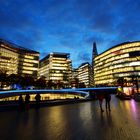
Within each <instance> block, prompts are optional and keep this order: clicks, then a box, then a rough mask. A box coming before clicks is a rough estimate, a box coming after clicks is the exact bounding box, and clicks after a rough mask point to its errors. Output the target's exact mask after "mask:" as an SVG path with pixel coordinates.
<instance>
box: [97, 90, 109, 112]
mask: <svg viewBox="0 0 140 140" xmlns="http://www.w3.org/2000/svg"><path fill="white" fill-rule="evenodd" d="M97 98H98V100H99V105H100V109H101V112H104V110H103V107H102V103H103V99H104V98H105V101H106V110H107V109H108V110H109V111H111V109H110V100H111V95H110V94H109V93H104V94H103V93H99V94H97Z"/></svg>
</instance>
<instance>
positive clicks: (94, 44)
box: [92, 42, 98, 85]
mask: <svg viewBox="0 0 140 140" xmlns="http://www.w3.org/2000/svg"><path fill="white" fill-rule="evenodd" d="M97 55H98V52H97V47H96V43H95V42H94V43H93V50H92V76H93V85H94V84H95V81H94V59H95V57H96V56H97Z"/></svg>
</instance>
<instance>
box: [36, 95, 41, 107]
mask: <svg viewBox="0 0 140 140" xmlns="http://www.w3.org/2000/svg"><path fill="white" fill-rule="evenodd" d="M35 100H36V108H39V106H40V100H41V96H40V94H36V96H35Z"/></svg>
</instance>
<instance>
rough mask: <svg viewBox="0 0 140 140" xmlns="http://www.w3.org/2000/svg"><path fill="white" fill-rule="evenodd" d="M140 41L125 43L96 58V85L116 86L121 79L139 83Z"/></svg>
mask: <svg viewBox="0 0 140 140" xmlns="http://www.w3.org/2000/svg"><path fill="white" fill-rule="evenodd" d="M139 77H140V41H136V42H125V43H122V44H119V45H116V46H113V47H112V48H110V49H108V50H107V51H105V52H103V53H101V54H99V55H97V56H96V57H95V58H94V80H95V85H97V86H98V85H115V84H116V83H117V80H118V79H120V78H123V79H125V82H127V83H133V80H134V79H137V80H138V81H139Z"/></svg>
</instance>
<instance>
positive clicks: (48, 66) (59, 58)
mask: <svg viewBox="0 0 140 140" xmlns="http://www.w3.org/2000/svg"><path fill="white" fill-rule="evenodd" d="M39 76H40V77H41V76H44V77H45V78H46V80H47V81H49V80H51V81H52V82H54V83H58V82H61V83H63V85H64V87H69V86H70V79H71V77H72V64H71V60H70V54H69V53H57V52H54V53H50V54H49V55H47V56H46V57H44V58H43V59H41V60H40V64H39Z"/></svg>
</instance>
